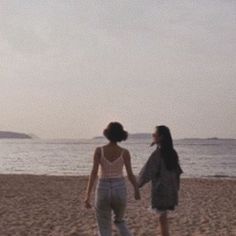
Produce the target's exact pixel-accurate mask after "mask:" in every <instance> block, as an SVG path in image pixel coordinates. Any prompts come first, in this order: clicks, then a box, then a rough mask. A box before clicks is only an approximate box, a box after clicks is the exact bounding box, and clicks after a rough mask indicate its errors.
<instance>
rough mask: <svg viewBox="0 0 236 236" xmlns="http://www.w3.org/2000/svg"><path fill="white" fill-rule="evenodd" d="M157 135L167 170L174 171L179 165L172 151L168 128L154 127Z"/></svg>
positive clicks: (173, 150)
mask: <svg viewBox="0 0 236 236" xmlns="http://www.w3.org/2000/svg"><path fill="white" fill-rule="evenodd" d="M156 130H157V132H158V135H159V139H160V141H159V143H160V151H161V155H162V158H163V159H164V162H165V165H166V168H167V170H170V171H172V170H176V169H177V168H178V165H179V158H178V154H177V152H176V151H175V149H174V146H173V140H172V137H171V133H170V130H169V128H168V127H166V126H164V125H160V126H157V127H156Z"/></svg>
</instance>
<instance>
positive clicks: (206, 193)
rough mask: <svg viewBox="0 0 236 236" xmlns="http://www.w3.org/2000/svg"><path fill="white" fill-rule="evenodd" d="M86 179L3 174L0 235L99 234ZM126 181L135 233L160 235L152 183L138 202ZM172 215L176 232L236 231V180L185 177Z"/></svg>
mask: <svg viewBox="0 0 236 236" xmlns="http://www.w3.org/2000/svg"><path fill="white" fill-rule="evenodd" d="M87 179H88V178H87V177H62V176H60V177H56V176H50V177H49V176H31V175H0V235H1V236H15V235H19V236H36V235H38V236H83V235H84V236H86V235H87V236H93V235H97V234H96V229H97V226H96V221H95V216H94V210H93V209H91V210H86V209H85V208H84V206H83V200H84V191H85V188H86V183H87ZM127 186H128V194H129V200H128V202H129V203H128V209H127V214H126V219H127V222H128V225H129V227H130V229H131V231H132V232H133V235H139V236H141V235H142V236H156V235H160V233H159V226H158V222H157V217H156V216H155V215H154V214H152V213H150V212H149V211H148V210H147V208H148V206H149V200H150V193H149V192H150V191H149V188H150V186H149V185H148V186H146V187H145V188H144V189H143V190H142V200H141V201H138V202H136V201H135V200H133V194H132V188H131V185H130V184H129V183H128V184H127ZM169 219H170V230H171V235H172V236H175V235H176V236H188V235H193V236H199V235H205V236H224V235H225V236H234V235H236V180H226V179H183V180H182V185H181V190H180V204H179V207H178V209H177V210H176V211H175V212H174V213H172V214H170V216H169ZM114 235H117V233H116V231H115V228H114Z"/></svg>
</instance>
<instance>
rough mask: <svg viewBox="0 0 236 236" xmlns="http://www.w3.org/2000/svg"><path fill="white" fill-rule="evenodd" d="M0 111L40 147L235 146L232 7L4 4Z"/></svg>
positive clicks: (224, 1) (105, 1)
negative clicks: (78, 143) (142, 136)
mask: <svg viewBox="0 0 236 236" xmlns="http://www.w3.org/2000/svg"><path fill="white" fill-rule="evenodd" d="M0 109H1V110H0V130H12V131H21V132H27V133H34V134H36V135H38V136H40V137H44V138H63V137H65V138H82V137H85V138H87V137H92V136H94V135H99V134H100V133H101V131H102V129H103V128H104V126H106V124H107V123H108V122H109V121H111V120H118V121H121V122H122V123H124V126H125V128H126V129H128V131H129V132H131V133H132V132H143V131H150V132H151V131H152V130H153V127H155V126H156V125H158V124H166V125H168V126H170V128H171V129H172V133H173V136H174V137H176V138H181V137H212V136H219V137H226V138H227V137H228V138H230V137H233V138H236V1H234V0H221V1H218V0H214V1H213V0H202V1H201V0H198V1H195V0H194V1H191V0H186V1H185V0H181V1H179V0H176V1H174V0H172V1H164V0H163V1H157V0H140V1H135V0H129V1H128V0H127V1H122V0H116V1H113V0H100V1H98V0H96V1H95V0H94V1H90V0H86V1H84V0H74V1H72V0H64V1H62V0H18V1H15V0H1V2H0Z"/></svg>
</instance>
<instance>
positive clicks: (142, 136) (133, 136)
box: [93, 133, 152, 139]
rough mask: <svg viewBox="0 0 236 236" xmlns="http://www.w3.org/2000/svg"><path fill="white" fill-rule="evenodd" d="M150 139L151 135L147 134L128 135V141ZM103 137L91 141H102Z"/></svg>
mask: <svg viewBox="0 0 236 236" xmlns="http://www.w3.org/2000/svg"><path fill="white" fill-rule="evenodd" d="M151 137H152V135H151V134H149V133H135V134H129V139H130V138H131V139H132V138H133V139H150V138H151ZM103 138H104V137H103V136H97V137H94V138H93V139H103Z"/></svg>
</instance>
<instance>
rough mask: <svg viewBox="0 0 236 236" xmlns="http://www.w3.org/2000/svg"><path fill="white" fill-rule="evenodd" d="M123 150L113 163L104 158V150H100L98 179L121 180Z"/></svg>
mask: <svg viewBox="0 0 236 236" xmlns="http://www.w3.org/2000/svg"><path fill="white" fill-rule="evenodd" d="M123 154H124V150H122V152H121V155H120V156H119V157H118V158H116V159H115V160H114V161H109V160H108V159H107V158H106V157H105V156H104V150H103V148H101V158H100V167H101V168H100V171H99V176H100V178H121V177H123V167H124V159H123Z"/></svg>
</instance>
